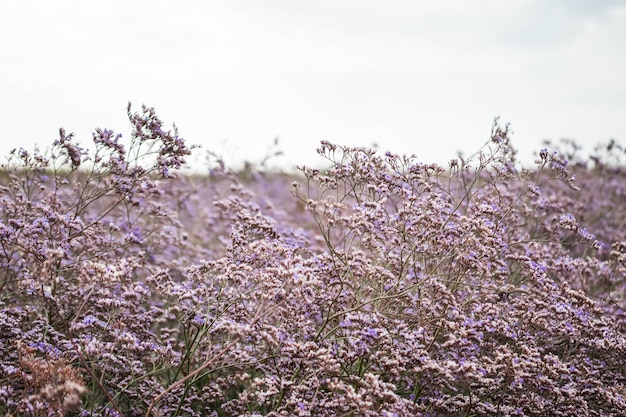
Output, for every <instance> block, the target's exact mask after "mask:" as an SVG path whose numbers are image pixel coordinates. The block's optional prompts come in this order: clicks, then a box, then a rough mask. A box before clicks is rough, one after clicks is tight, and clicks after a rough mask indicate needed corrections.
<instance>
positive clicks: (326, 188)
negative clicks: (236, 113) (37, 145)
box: [0, 105, 626, 417]
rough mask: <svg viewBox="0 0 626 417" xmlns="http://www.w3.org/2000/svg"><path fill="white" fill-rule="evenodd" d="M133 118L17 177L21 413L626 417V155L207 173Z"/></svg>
mask: <svg viewBox="0 0 626 417" xmlns="http://www.w3.org/2000/svg"><path fill="white" fill-rule="evenodd" d="M128 115H129V119H130V123H131V126H132V131H133V133H132V139H131V143H130V145H129V146H127V147H125V146H122V145H121V141H120V137H119V135H117V134H115V133H114V132H112V131H109V130H97V131H96V132H95V133H94V137H93V140H94V146H95V151H94V152H87V151H86V150H84V149H81V148H80V147H78V145H77V144H76V142H75V140H74V138H73V137H72V135H70V134H66V133H65V132H64V131H63V130H61V132H60V138H59V139H58V140H57V141H55V142H54V144H53V145H52V147H51V148H50V149H49V150H48V151H46V152H43V153H41V154H40V153H38V152H30V151H27V150H24V149H17V150H15V151H14V152H13V153H12V154H11V155H10V156H9V158H8V160H7V161H6V162H5V163H4V164H3V166H2V171H1V172H0V184H1V187H0V263H1V265H0V414H1V415H2V416H64V415H71V416H127V417H131V416H145V417H150V416H154V417H157V416H163V417H165V416H382V417H391V416H431V417H434V416H619V415H626V361H625V358H626V337H625V335H626V333H625V332H626V316H625V313H624V309H625V306H626V298H625V294H626V293H625V277H626V275H625V274H626V204H625V203H626V165H625V164H622V161H621V160H620V156H621V155H623V154H624V150H623V149H622V148H621V147H620V146H619V145H617V144H616V143H614V142H611V143H608V144H607V145H604V146H600V147H598V148H597V149H596V151H595V153H594V154H593V156H591V157H590V158H580V157H579V156H577V148H576V146H575V144H573V143H571V142H565V143H562V144H559V145H558V146H557V148H559V149H556V148H555V149H542V150H538V151H537V161H536V165H535V166H534V167H530V168H529V167H522V166H521V165H520V164H519V162H518V161H517V160H516V152H515V150H514V148H513V147H512V146H511V143H510V138H509V131H508V127H506V126H504V127H503V126H500V125H499V124H498V123H494V127H493V131H492V137H491V139H490V140H489V141H488V142H487V143H486V144H485V146H484V147H483V148H482V149H481V150H480V151H479V152H478V153H477V154H476V155H474V156H473V157H472V158H468V159H463V158H460V157H458V158H455V159H452V160H451V161H450V163H449V165H448V166H446V167H440V166H437V165H434V164H424V163H422V162H419V161H418V159H417V158H416V157H413V156H411V157H409V156H401V155H395V154H393V153H386V154H379V153H376V152H374V151H372V150H369V149H366V148H349V147H340V146H337V145H334V144H331V143H327V142H322V144H321V147H320V149H319V153H320V158H325V160H326V162H327V168H326V169H322V170H316V169H312V168H307V167H302V168H300V169H299V173H297V174H295V173H294V174H284V173H271V172H263V171H262V170H255V169H252V170H247V171H245V172H244V171H241V170H239V171H233V170H230V169H228V168H227V167H224V166H223V164H220V163H219V161H217V163H215V164H213V165H212V167H211V168H210V169H208V168H207V172H206V174H203V175H200V174H197V173H196V174H193V175H192V174H184V172H181V171H180V170H181V169H183V168H184V165H185V159H186V158H188V157H189V156H190V155H191V153H192V147H191V146H189V145H187V144H185V142H184V141H183V140H182V139H181V138H179V136H178V133H177V131H176V130H175V129H174V131H170V130H165V127H164V125H163V123H162V122H161V121H160V120H159V118H158V117H157V116H156V114H155V112H154V110H153V109H151V108H146V107H143V108H142V109H141V110H140V111H138V112H133V111H132V109H131V107H130V105H129V108H128ZM549 147H550V146H549ZM568 161H569V162H568ZM175 173H176V175H174V174H175Z"/></svg>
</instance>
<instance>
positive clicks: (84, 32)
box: [0, 0, 626, 166]
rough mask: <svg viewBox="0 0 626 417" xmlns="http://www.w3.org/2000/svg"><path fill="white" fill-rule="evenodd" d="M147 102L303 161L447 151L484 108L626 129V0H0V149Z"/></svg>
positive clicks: (118, 125) (471, 143) (522, 118)
mask: <svg viewBox="0 0 626 417" xmlns="http://www.w3.org/2000/svg"><path fill="white" fill-rule="evenodd" d="M128 101H131V102H133V104H134V105H135V107H137V108H138V107H139V106H140V105H141V104H142V103H145V104H147V105H149V106H152V107H155V108H156V110H157V113H158V114H159V115H160V116H161V118H162V119H163V120H164V121H165V122H166V124H167V125H168V126H170V125H171V123H176V125H177V126H178V127H179V130H180V133H181V136H183V137H184V138H186V140H187V141H188V142H190V143H196V144H201V145H203V146H204V147H205V148H208V149H212V150H215V151H217V152H218V153H221V154H223V155H224V156H225V157H226V159H227V160H231V161H235V160H241V159H242V158H247V159H252V160H258V159H260V158H262V157H263V155H265V154H266V153H267V152H268V149H269V148H270V144H271V143H272V142H273V141H274V138H276V137H278V138H279V144H280V148H281V149H282V150H283V151H284V152H285V156H284V157H283V159H282V161H283V163H286V164H289V165H290V166H293V165H296V164H298V165H301V164H316V163H318V162H320V157H319V156H317V154H316V153H315V149H316V147H317V146H318V144H319V141H320V140H322V139H326V140H329V141H331V142H335V143H338V144H350V145H366V146H369V145H371V144H373V143H377V144H378V145H379V147H380V149H381V150H391V151H394V152H398V153H415V154H417V155H418V157H419V158H420V160H422V161H423V162H440V163H447V161H448V160H449V159H450V158H452V157H454V156H455V155H456V153H457V151H458V150H462V151H464V152H465V153H466V154H470V153H473V151H475V150H477V149H478V148H479V147H480V145H481V144H482V143H484V142H485V141H486V140H487V139H488V137H489V132H490V128H491V123H492V121H493V117H494V116H500V117H501V120H502V121H503V122H510V123H511V126H512V128H513V131H514V132H515V134H514V136H513V143H514V145H515V146H516V147H517V148H519V149H520V156H521V157H522V158H523V159H526V160H529V161H530V160H532V158H533V157H532V152H533V150H538V149H539V148H540V147H541V141H542V140H543V139H545V138H551V139H554V140H557V139H559V138H562V137H568V138H573V139H576V140H577V141H579V142H580V143H581V144H582V145H583V146H584V147H585V149H587V150H588V149H591V148H592V147H593V145H594V144H596V143H597V142H598V141H607V140H608V139H610V138H615V139H616V140H618V141H620V142H621V143H623V144H626V1H624V0H621V1H618V0H615V1H610V0H508V1H495V0H467V1H466V0H455V1H452V0H437V1H434V0H433V1H419V0H314V1H304V0H248V1H244V0H223V1H211V0H204V1H199V0H198V1H192V0H178V1H164V0H150V1H135V0H124V1H119V0H107V1H99V2H95V1H85V0H76V1H71V0H55V1H50V0H2V1H1V3H0V122H1V123H2V133H1V136H0V152H2V154H3V155H4V154H6V152H7V151H8V149H10V148H12V147H15V146H23V147H26V148H32V146H33V144H34V143H37V144H39V145H40V146H41V147H45V146H47V145H48V144H50V143H51V142H52V141H53V140H54V139H56V138H57V137H58V133H57V132H58V128H59V127H64V128H66V130H68V131H73V132H75V133H76V135H77V137H78V138H79V139H80V140H81V141H82V142H83V143H89V142H90V140H91V132H93V130H94V129H95V128H96V127H102V128H105V127H106V128H109V129H113V130H115V131H119V132H121V133H123V134H128V132H129V124H128V121H127V118H126V113H125V110H126V104H127V103H128Z"/></svg>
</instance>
